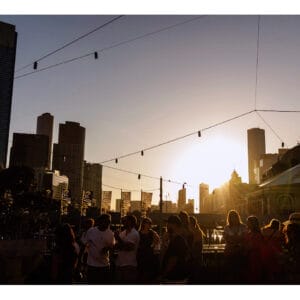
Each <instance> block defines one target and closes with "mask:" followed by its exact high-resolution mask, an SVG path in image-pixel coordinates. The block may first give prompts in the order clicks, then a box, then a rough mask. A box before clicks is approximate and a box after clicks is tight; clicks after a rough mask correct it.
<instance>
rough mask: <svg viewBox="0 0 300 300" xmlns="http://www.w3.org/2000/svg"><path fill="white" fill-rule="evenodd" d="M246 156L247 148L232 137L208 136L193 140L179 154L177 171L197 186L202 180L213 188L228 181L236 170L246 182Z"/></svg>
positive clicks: (175, 172) (176, 172)
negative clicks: (200, 139) (199, 140)
mask: <svg viewBox="0 0 300 300" xmlns="http://www.w3.org/2000/svg"><path fill="white" fill-rule="evenodd" d="M246 157H247V156H246V149H245V148H244V147H243V146H242V145H241V144H240V143H238V142H237V141H236V140H234V139H232V138H230V137H227V136H226V137H225V136H220V135H217V136H212V137H205V140H203V141H201V142H198V143H196V142H193V143H192V144H191V145H190V146H189V147H188V149H187V150H186V151H184V152H183V153H182V155H180V157H178V160H177V163H176V166H174V170H173V174H180V177H181V178H182V179H183V180H186V181H187V182H188V183H190V184H192V185H194V186H196V187H197V186H198V185H199V183H201V182H204V183H206V184H209V188H210V191H212V190H213V189H214V188H217V187H220V186H221V185H222V184H224V183H225V182H227V181H228V180H229V179H230V176H231V173H232V171H233V170H234V169H235V170H236V171H237V172H238V173H239V175H240V176H242V179H243V181H246V178H245V177H246V172H247V165H246V164H247V161H246Z"/></svg>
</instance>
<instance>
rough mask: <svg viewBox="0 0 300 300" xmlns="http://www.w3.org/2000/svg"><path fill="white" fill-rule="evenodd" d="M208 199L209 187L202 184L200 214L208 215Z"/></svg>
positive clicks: (200, 188) (200, 186) (200, 189)
mask: <svg viewBox="0 0 300 300" xmlns="http://www.w3.org/2000/svg"><path fill="white" fill-rule="evenodd" d="M208 197H209V185H208V184H205V183H200V185H199V208H200V211H199V212H200V213H201V214H203V213H207V211H208V210H209V209H208V206H209V203H208Z"/></svg>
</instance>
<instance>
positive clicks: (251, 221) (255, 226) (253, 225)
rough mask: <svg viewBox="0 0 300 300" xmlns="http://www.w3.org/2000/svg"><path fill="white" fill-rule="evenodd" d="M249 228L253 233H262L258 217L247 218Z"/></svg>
mask: <svg viewBox="0 0 300 300" xmlns="http://www.w3.org/2000/svg"><path fill="white" fill-rule="evenodd" d="M247 227H248V229H249V231H251V232H260V227H259V221H258V219H257V217H256V216H249V217H248V218H247Z"/></svg>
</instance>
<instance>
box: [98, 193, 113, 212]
mask: <svg viewBox="0 0 300 300" xmlns="http://www.w3.org/2000/svg"><path fill="white" fill-rule="evenodd" d="M111 197H112V191H102V203H101V212H102V213H108V212H109V211H110V210H111Z"/></svg>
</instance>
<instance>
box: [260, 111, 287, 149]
mask: <svg viewBox="0 0 300 300" xmlns="http://www.w3.org/2000/svg"><path fill="white" fill-rule="evenodd" d="M255 113H256V114H257V115H258V116H259V117H260V119H261V120H262V121H263V122H264V123H265V124H266V125H267V126H268V127H269V128H270V130H271V131H272V132H273V133H274V134H275V135H276V137H277V138H278V139H279V140H280V141H281V142H282V143H283V139H282V138H281V137H280V136H279V134H278V133H277V132H276V131H275V130H274V129H273V127H272V126H271V125H270V124H269V123H268V122H267V121H266V120H265V119H264V118H263V116H262V115H261V114H260V113H259V112H258V111H255Z"/></svg>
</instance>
